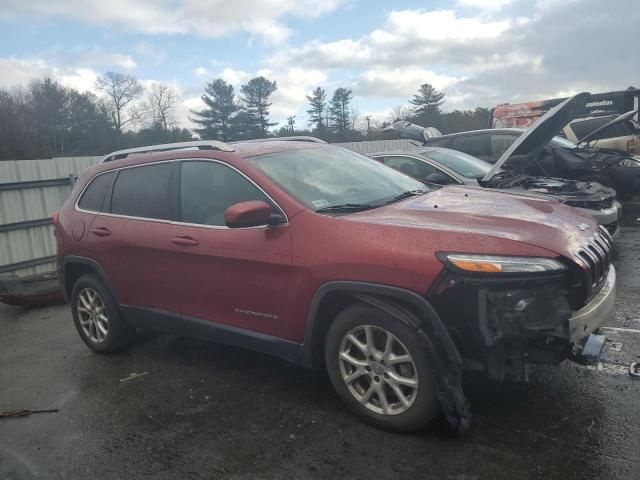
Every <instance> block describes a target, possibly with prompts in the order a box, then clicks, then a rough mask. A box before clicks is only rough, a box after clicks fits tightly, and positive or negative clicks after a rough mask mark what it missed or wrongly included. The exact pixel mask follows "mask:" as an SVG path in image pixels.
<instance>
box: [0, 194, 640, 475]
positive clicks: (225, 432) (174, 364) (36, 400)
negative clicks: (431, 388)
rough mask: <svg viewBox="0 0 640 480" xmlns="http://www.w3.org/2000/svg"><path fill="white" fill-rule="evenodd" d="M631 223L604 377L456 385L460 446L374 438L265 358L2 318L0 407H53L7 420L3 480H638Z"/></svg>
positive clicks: (573, 373) (638, 272) (587, 371)
mask: <svg viewBox="0 0 640 480" xmlns="http://www.w3.org/2000/svg"><path fill="white" fill-rule="evenodd" d="M625 225H626V226H625V227H624V229H623V231H622V233H621V235H620V237H619V239H618V242H617V243H618V247H617V260H616V264H617V268H618V278H619V291H618V292H619V293H618V303H617V306H616V309H615V311H614V312H613V314H612V315H611V317H610V318H609V319H608V320H607V321H606V322H605V325H607V327H611V328H608V329H605V330H604V331H605V333H606V334H607V336H608V338H609V341H608V342H607V346H606V350H605V352H604V356H603V361H602V364H601V365H600V366H599V367H598V368H593V367H583V366H578V365H575V364H572V363H570V362H565V363H563V364H562V365H561V366H559V367H544V368H537V369H535V370H534V372H533V375H532V378H531V380H530V382H529V383H527V384H497V383H487V382H485V381H483V379H482V378H481V377H473V376H469V377H467V378H465V390H466V392H467V395H468V396H469V398H470V400H471V402H472V406H473V411H474V415H475V417H474V427H473V429H472V432H471V433H470V434H469V435H468V436H467V437H465V438H462V439H460V438H455V437H454V436H452V435H451V434H449V433H448V431H447V430H446V428H445V427H444V426H443V425H442V423H435V424H434V425H432V426H431V427H429V428H428V429H426V430H424V431H422V432H420V433H417V434H413V435H398V434H391V433H387V432H383V431H380V430H376V429H375V428H372V427H369V426H367V425H365V424H363V423H361V422H360V421H358V420H357V419H356V418H355V417H353V416H352V415H351V414H349V413H348V412H347V411H346V410H345V409H344V408H343V406H342V404H341V403H340V401H339V400H338V398H337V397H336V395H335V394H334V393H333V391H332V389H331V386H330V384H329V381H328V379H327V378H326V376H325V375H324V374H322V373H320V372H312V371H307V370H304V369H301V368H298V367H294V366H291V365H289V364H287V363H285V362H284V361H281V360H278V359H275V358H270V357H268V356H265V355H261V354H257V353H252V352H247V351H243V350H240V349H235V348H230V347H224V346H219V345H216V344H212V343H207V342H203V341H200V340H195V339H186V338H179V337H174V336H168V335H163V336H149V337H146V338H143V339H140V340H139V341H138V342H137V343H136V344H135V345H134V346H133V348H131V349H130V350H129V351H127V352H126V353H123V354H120V355H112V356H100V355H96V354H93V353H91V352H90V351H89V350H88V349H87V348H86V347H85V346H84V344H83V343H82V342H81V341H80V339H79V337H78V335H77V333H76V332H75V329H74V327H73V324H72V321H71V315H70V312H69V309H68V307H67V306H64V305H60V306H54V307H47V308H39V309H20V308H11V307H6V306H2V305H0V410H1V411H7V410H16V409H23V408H27V409H42V408H57V409H59V411H58V412H57V413H42V414H37V415H32V416H30V417H23V418H8V419H0V480H5V479H12V480H15V479H30V478H53V479H68V478H100V479H111V478H114V479H117V478H118V479H119V478H158V479H164V478H167V479H169V478H194V479H216V478H229V479H236V478H238V479H239V478H251V479H280V478H282V479H291V478H296V479H302V478H317V479H326V478H329V477H333V478H345V477H349V478H351V479H367V478H373V477H375V478H378V479H381V478H413V477H415V478H421V479H452V480H471V479H485V478H492V479H493V478H498V479H501V478H504V479H510V480H511V479H515V478H518V479H526V478H536V479H537V478H540V479H550V478H561V479H584V478H590V479H611V478H616V479H627V478H628V479H638V478H640V456H639V455H638V445H640V421H639V420H638V417H639V415H640V409H639V405H640V379H633V378H631V377H630V376H629V375H628V373H627V369H628V365H629V362H631V361H633V360H640V228H639V227H640V204H630V205H628V206H626V217H625ZM634 330H635V331H634ZM143 372H148V373H145V374H144V375H142V376H138V377H136V378H131V379H129V380H127V381H121V380H122V379H125V378H127V377H128V376H130V375H131V374H132V373H143Z"/></svg>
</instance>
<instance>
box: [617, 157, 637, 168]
mask: <svg viewBox="0 0 640 480" xmlns="http://www.w3.org/2000/svg"><path fill="white" fill-rule="evenodd" d="M618 165H620V166H621V167H627V168H640V161H638V160H636V159H635V158H625V159H624V160H620V163H618Z"/></svg>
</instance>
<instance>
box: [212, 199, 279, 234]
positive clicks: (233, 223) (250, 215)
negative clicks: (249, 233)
mask: <svg viewBox="0 0 640 480" xmlns="http://www.w3.org/2000/svg"><path fill="white" fill-rule="evenodd" d="M283 222H284V219H283V218H282V215H280V214H279V213H273V212H272V211H271V207H270V206H269V205H267V204H266V203H265V202H260V201H250V202H240V203H236V204H234V205H231V206H230V207H229V208H227V209H226V210H225V211H224V223H225V224H226V225H227V227H229V228H243V227H245V228H246V227H260V226H263V225H278V224H280V223H283Z"/></svg>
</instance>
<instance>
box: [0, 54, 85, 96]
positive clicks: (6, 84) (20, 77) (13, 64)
mask: <svg viewBox="0 0 640 480" xmlns="http://www.w3.org/2000/svg"><path fill="white" fill-rule="evenodd" d="M0 71H2V75H0V87H1V88H12V87H16V86H19V85H25V84H27V83H29V82H30V81H31V80H35V79H41V78H44V77H51V78H53V79H55V80H57V81H59V82H60V83H61V84H62V85H65V86H67V87H72V88H75V89H77V90H79V91H81V92H85V91H93V90H94V84H95V81H96V78H97V73H96V72H95V71H94V70H92V69H90V68H62V67H57V66H51V65H49V64H47V62H46V61H44V60H43V59H38V58H32V59H28V58H15V57H6V58H0Z"/></svg>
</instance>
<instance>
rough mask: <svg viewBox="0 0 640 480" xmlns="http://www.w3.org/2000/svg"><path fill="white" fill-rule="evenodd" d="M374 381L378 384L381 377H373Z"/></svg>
mask: <svg viewBox="0 0 640 480" xmlns="http://www.w3.org/2000/svg"><path fill="white" fill-rule="evenodd" d="M373 380H374V381H375V382H376V383H377V382H379V381H380V377H378V376H377V375H376V376H375V377H373Z"/></svg>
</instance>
